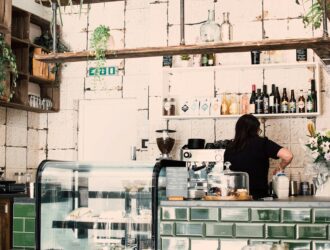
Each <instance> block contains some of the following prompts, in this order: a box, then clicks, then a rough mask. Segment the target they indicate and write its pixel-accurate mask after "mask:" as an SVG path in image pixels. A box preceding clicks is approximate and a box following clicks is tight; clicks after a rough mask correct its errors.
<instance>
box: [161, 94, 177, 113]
mask: <svg viewBox="0 0 330 250" xmlns="http://www.w3.org/2000/svg"><path fill="white" fill-rule="evenodd" d="M163 115H166V116H169V115H175V99H174V98H164V100H163Z"/></svg>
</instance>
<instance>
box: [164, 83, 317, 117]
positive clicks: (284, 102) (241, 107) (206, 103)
mask: <svg viewBox="0 0 330 250" xmlns="http://www.w3.org/2000/svg"><path fill="white" fill-rule="evenodd" d="M317 111H318V110H317V93H316V90H315V81H314V80H312V81H311V89H309V90H308V91H307V95H306V91H304V90H303V89H300V90H299V98H298V100H296V98H295V90H293V89H292V90H291V96H290V99H289V98H288V95H287V90H286V88H283V91H282V95H280V91H279V88H278V87H276V86H275V84H272V92H271V93H270V94H268V93H267V85H263V91H261V89H257V91H256V86H255V85H254V84H253V85H252V93H251V94H249V93H234V94H233V93H224V94H221V95H217V96H216V97H192V98H179V99H176V98H173V97H167V98H164V99H163V116H220V115H241V114H281V113H314V112H317Z"/></svg>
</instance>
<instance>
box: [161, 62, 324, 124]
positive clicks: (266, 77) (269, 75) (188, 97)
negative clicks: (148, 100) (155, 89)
mask: <svg viewBox="0 0 330 250" xmlns="http://www.w3.org/2000/svg"><path fill="white" fill-rule="evenodd" d="M320 66H321V65H320V64H319V63H317V62H299V63H276V64H258V65H220V66H214V67H187V68H164V69H163V100H164V98H174V99H175V103H176V107H175V115H173V116H164V115H163V116H162V117H163V118H164V119H166V120H172V119H210V118H211V119H218V118H235V117H239V116H240V115H241V114H237V115H220V113H219V114H217V115H214V114H212V112H210V113H205V112H197V111H196V110H195V109H194V110H193V111H192V112H190V113H189V112H187V113H184V112H182V110H180V108H182V106H183V104H184V103H190V104H193V105H194V102H195V101H196V100H197V101H200V102H203V101H205V100H207V99H208V100H212V99H214V98H215V97H219V98H220V99H221V98H222V96H223V95H224V94H227V95H230V94H238V95H237V96H238V97H239V96H240V95H241V94H244V93H245V94H248V97H249V98H250V94H251V86H252V84H256V87H257V88H261V89H262V86H263V85H267V87H268V94H270V92H271V84H275V85H276V86H277V87H279V89H280V94H281V96H282V91H283V88H286V89H287V94H288V98H289V99H290V91H291V89H293V90H294V93H295V98H296V100H297V101H298V98H299V90H300V89H303V91H304V94H305V99H307V91H308V89H310V88H311V79H315V82H316V92H317V98H318V102H317V112H313V113H280V114H256V116H257V117H265V118H266V117H267V118H275V117H315V116H318V115H320V113H321V112H320V111H321V110H320V109H321V98H320ZM162 108H163V107H162ZM183 113H184V114H183Z"/></svg>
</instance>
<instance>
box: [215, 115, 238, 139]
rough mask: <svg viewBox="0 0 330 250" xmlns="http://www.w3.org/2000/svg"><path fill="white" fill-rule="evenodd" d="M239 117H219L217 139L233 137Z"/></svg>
mask: <svg viewBox="0 0 330 250" xmlns="http://www.w3.org/2000/svg"><path fill="white" fill-rule="evenodd" d="M236 122H237V118H232V119H218V120H217V121H216V140H225V139H229V140H231V139H233V138H234V136H235V125H236Z"/></svg>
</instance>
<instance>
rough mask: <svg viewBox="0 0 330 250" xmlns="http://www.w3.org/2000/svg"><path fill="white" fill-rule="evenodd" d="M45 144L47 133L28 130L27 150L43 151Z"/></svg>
mask: <svg viewBox="0 0 330 250" xmlns="http://www.w3.org/2000/svg"><path fill="white" fill-rule="evenodd" d="M46 142H47V132H46V131H45V130H35V129H29V130H28V144H27V146H28V149H29V150H39V149H45V148H46Z"/></svg>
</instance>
